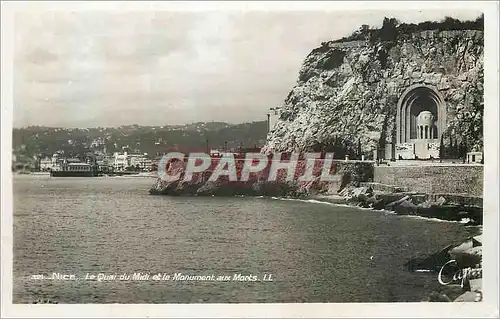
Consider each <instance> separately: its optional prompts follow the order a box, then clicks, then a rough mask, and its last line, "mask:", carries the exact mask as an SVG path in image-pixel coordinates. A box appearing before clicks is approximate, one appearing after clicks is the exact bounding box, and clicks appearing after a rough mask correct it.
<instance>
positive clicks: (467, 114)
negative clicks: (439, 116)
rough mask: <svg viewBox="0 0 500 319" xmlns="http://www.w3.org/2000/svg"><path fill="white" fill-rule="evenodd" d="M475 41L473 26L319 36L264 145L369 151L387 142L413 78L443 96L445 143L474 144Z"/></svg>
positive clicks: (479, 74) (478, 48)
mask: <svg viewBox="0 0 500 319" xmlns="http://www.w3.org/2000/svg"><path fill="white" fill-rule="evenodd" d="M483 41H484V40H483V31H480V30H448V31H440V30H431V31H419V32H414V33H411V34H404V35H397V36H396V37H395V38H394V39H393V40H391V41H382V40H373V39H370V40H368V39H367V40H360V41H349V42H338V41H335V42H334V41H331V42H327V43H323V44H322V46H321V47H318V48H316V49H314V50H313V51H312V52H311V53H310V54H309V55H308V56H307V58H306V59H305V61H304V63H303V65H302V68H301V69H300V72H299V76H298V81H297V84H296V85H295V87H293V89H292V90H291V91H290V93H289V94H288V96H287V97H286V99H285V101H284V104H283V105H282V106H281V108H280V116H279V119H278V120H277V124H276V125H275V126H274V129H273V130H271V132H270V133H269V134H268V137H267V142H266V145H265V147H264V151H266V152H276V151H308V150H311V149H316V150H317V149H329V150H330V151H331V150H336V151H339V150H340V152H345V153H347V154H355V155H361V154H365V155H370V154H372V150H373V149H375V148H377V147H383V145H385V143H391V142H393V141H394V139H393V137H394V136H395V131H396V125H395V123H396V113H397V103H398V100H399V99H400V97H401V94H402V92H403V91H404V90H405V89H406V88H408V87H410V86H411V85H414V84H425V85H429V86H433V87H435V88H436V89H437V90H438V91H439V92H440V93H441V95H442V96H443V98H444V101H445V103H446V111H447V120H446V123H447V124H446V125H447V128H446V132H444V133H443V138H444V141H443V142H444V145H445V147H450V146H451V147H456V146H457V145H458V144H461V145H466V148H467V150H473V149H481V148H482V138H483V131H482V121H483V104H482V102H483V55H484V42H483ZM462 143H463V144H462ZM340 156H343V154H341V155H340Z"/></svg>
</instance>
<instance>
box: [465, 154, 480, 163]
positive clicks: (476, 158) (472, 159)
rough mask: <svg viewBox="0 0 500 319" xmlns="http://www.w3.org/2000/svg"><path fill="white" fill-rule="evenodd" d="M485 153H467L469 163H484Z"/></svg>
mask: <svg viewBox="0 0 500 319" xmlns="http://www.w3.org/2000/svg"><path fill="white" fill-rule="evenodd" d="M482 161H483V153H482V152H469V153H467V163H482Z"/></svg>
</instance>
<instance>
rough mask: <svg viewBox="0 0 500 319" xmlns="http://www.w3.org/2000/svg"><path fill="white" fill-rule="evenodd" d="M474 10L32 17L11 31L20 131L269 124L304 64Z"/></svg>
mask: <svg viewBox="0 0 500 319" xmlns="http://www.w3.org/2000/svg"><path fill="white" fill-rule="evenodd" d="M479 14H480V13H479V12H474V11H470V10H469V11H456V10H454V11H448V12H446V11H439V12H438V11H420V12H418V11H400V12H387V11H383V12H381V11H379V12H374V11H370V12H348V13H344V14H342V13H341V12H338V11H337V12H311V11H309V12H307V11H304V12H281V13H278V12H274V13H271V12H268V13H266V12H250V13H249V12H247V13H237V12H227V11H226V12H203V13H201V12H177V13H174V12H156V13H155V12H142V13H116V12H115V13H112V12H109V13H105V12H94V13H91V12H85V11H83V12H76V13H70V12H35V13H33V12H32V13H29V14H28V13H23V14H17V16H16V20H15V59H14V104H15V105H14V126H15V127H20V126H28V125H45V126H65V127H97V126H119V125H128V124H139V125H164V124H185V123H192V122H198V121H225V122H230V123H241V122H247V121H254V120H265V119H266V115H265V114H266V112H267V110H268V109H269V108H270V107H275V106H279V105H281V104H282V103H283V100H284V99H285V97H286V95H287V94H288V92H289V91H290V89H291V88H292V87H293V85H294V84H295V82H296V80H297V76H298V71H299V69H300V66H301V64H302V62H303V60H304V58H305V57H306V56H307V54H308V53H309V52H310V51H311V50H312V49H314V48H315V47H318V46H319V45H320V44H321V42H322V41H328V40H332V39H337V38H340V37H343V36H346V35H348V34H350V33H352V32H353V31H354V30H356V29H357V28H358V27H359V26H360V25H362V24H369V25H371V26H380V25H381V22H382V20H383V18H384V16H391V17H396V18H398V19H399V20H401V21H404V22H421V21H425V20H440V19H442V18H443V17H445V16H453V17H455V18H459V19H475V18H476V17H477V16H478V15H479Z"/></svg>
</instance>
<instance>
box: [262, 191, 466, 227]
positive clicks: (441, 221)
mask: <svg viewBox="0 0 500 319" xmlns="http://www.w3.org/2000/svg"><path fill="white" fill-rule="evenodd" d="M264 197H265V196H259V197H258V198H264ZM270 198H271V199H274V200H283V201H298V202H303V203H313V204H323V205H330V206H337V207H346V208H355V209H359V210H365V211H367V210H368V211H372V212H379V213H384V214H385V215H397V216H400V217H402V218H411V219H417V220H426V221H432V222H439V223H455V224H457V223H458V224H466V223H468V222H469V221H470V220H468V218H463V219H462V220H459V221H457V220H446V219H439V218H434V217H424V216H418V215H399V214H398V213H396V212H393V211H390V210H386V209H373V208H367V207H359V206H355V205H349V204H343V203H332V202H329V201H323V200H318V199H300V198H284V197H270Z"/></svg>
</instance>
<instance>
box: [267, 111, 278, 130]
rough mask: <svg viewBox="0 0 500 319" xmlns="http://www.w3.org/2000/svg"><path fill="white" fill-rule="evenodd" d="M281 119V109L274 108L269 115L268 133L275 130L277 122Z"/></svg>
mask: <svg viewBox="0 0 500 319" xmlns="http://www.w3.org/2000/svg"><path fill="white" fill-rule="evenodd" d="M279 117H280V108H279V107H272V108H270V109H269V112H268V113H267V131H268V132H271V131H272V130H273V129H274V126H275V125H276V122H277V121H278V118H279Z"/></svg>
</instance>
